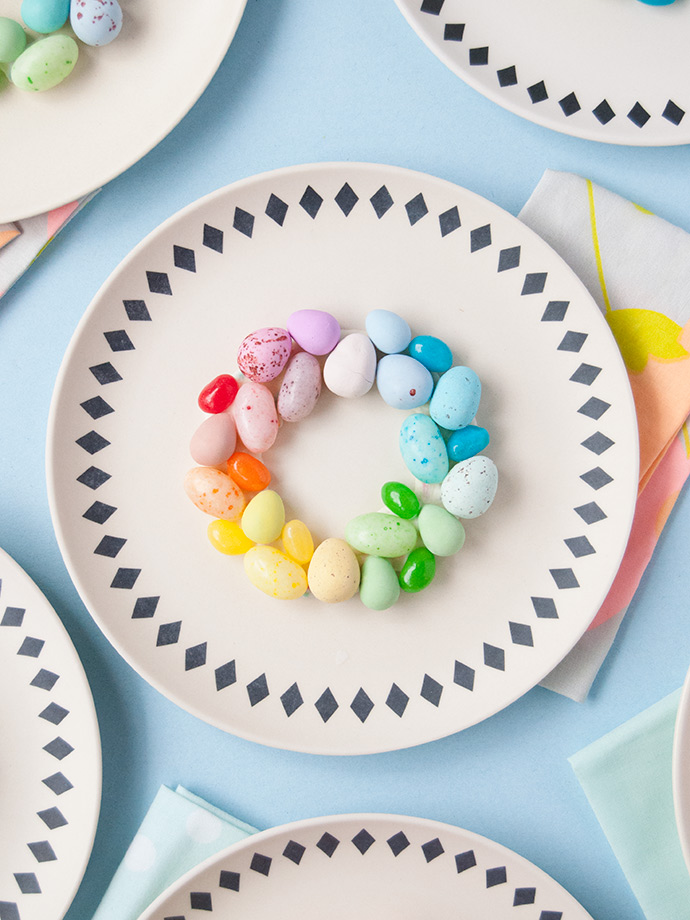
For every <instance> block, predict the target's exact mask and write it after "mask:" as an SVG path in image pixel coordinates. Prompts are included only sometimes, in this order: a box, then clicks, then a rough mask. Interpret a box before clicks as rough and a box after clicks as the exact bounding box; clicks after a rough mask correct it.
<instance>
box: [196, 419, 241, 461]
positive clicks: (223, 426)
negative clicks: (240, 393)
mask: <svg viewBox="0 0 690 920" xmlns="http://www.w3.org/2000/svg"><path fill="white" fill-rule="evenodd" d="M236 440H237V432H236V430H235V423H234V421H233V420H232V416H231V415H228V413H227V412H221V413H220V414H219V415H211V416H209V417H208V418H206V419H204V421H203V422H202V423H201V424H200V425H199V427H198V428H197V430H196V431H195V432H194V434H193V435H192V440H191V441H190V443H189V452H190V454H191V455H192V458H193V459H194V462H195V463H198V464H199V465H200V466H222V465H223V464H225V463H227V460H228V457H230V455H231V454H232V452H233V451H234V450H235V441H236Z"/></svg>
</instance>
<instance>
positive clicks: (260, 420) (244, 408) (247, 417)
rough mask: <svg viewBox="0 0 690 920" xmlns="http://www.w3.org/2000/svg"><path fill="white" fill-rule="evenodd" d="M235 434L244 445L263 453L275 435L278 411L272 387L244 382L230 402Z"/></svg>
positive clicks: (276, 433) (257, 452)
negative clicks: (232, 401)
mask: <svg viewBox="0 0 690 920" xmlns="http://www.w3.org/2000/svg"><path fill="white" fill-rule="evenodd" d="M232 417H233V418H234V420H235V427H236V428H237V435H238V437H239V438H240V440H241V441H242V443H243V444H244V446H245V447H246V448H247V450H251V451H253V452H254V453H256V454H262V453H263V452H264V451H265V450H268V449H269V447H271V446H272V444H273V443H274V441H275V439H276V437H277V435H278V413H277V412H276V404H275V402H274V401H273V396H272V395H271V391H270V390H268V389H267V388H266V387H265V386H263V384H261V383H244V384H242V386H241V387H240V388H239V390H238V393H237V396H236V397H235V401H234V403H233V404H232Z"/></svg>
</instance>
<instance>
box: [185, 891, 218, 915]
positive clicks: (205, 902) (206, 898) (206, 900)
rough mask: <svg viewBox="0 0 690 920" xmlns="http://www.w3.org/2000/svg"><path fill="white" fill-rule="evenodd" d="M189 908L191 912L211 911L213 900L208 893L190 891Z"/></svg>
mask: <svg viewBox="0 0 690 920" xmlns="http://www.w3.org/2000/svg"><path fill="white" fill-rule="evenodd" d="M189 906H190V907H191V908H192V910H209V911H212V910H213V898H212V897H211V892H210V891H190V893H189Z"/></svg>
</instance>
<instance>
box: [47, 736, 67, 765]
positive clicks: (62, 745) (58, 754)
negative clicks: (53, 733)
mask: <svg viewBox="0 0 690 920" xmlns="http://www.w3.org/2000/svg"><path fill="white" fill-rule="evenodd" d="M43 750H44V751H46V753H48V754H50V756H51V757H54V758H55V759H56V760H64V759H65V757H68V756H69V755H70V754H71V753H72V751H73V750H74V748H73V747H72V745H71V744H70V743H69V742H67V741H65V739H64V738H60V737H57V738H53V740H52V741H49V742H48V744H45V745H44V746H43Z"/></svg>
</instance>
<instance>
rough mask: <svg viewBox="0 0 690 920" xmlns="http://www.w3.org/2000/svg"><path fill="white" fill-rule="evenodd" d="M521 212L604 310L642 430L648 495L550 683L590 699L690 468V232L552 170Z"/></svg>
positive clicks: (642, 496)
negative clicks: (603, 591) (610, 576)
mask: <svg viewBox="0 0 690 920" xmlns="http://www.w3.org/2000/svg"><path fill="white" fill-rule="evenodd" d="M519 216H520V219H521V220H522V221H523V222H524V223H526V224H527V225H528V226H530V227H531V228H532V229H533V230H535V231H536V232H537V233H538V234H539V235H540V236H541V237H543V238H544V239H545V240H546V241H547V242H548V243H549V244H550V245H551V246H552V247H553V248H554V249H555V250H556V252H558V253H559V254H560V255H561V256H562V257H563V259H564V260H565V261H566V262H567V263H568V264H569V265H570V267H571V268H572V269H573V270H574V271H575V272H576V274H577V275H578V276H579V277H580V279H581V280H582V281H583V282H584V284H585V285H586V287H587V288H588V290H589V292H590V293H591V294H592V296H593V298H594V300H595V301H596V302H597V304H598V305H599V307H600V309H601V310H602V313H603V314H604V316H605V318H606V320H607V322H608V324H609V326H610V328H611V331H612V333H613V335H614V336H615V338H616V341H617V342H618V345H619V347H620V350H621V354H622V356H623V359H624V361H625V364H626V367H627V369H628V376H629V379H630V385H631V388H632V391H633V396H634V399H635V407H636V410H637V420H638V427H639V432H640V494H639V499H638V505H637V511H636V515H635V521H634V524H633V529H632V532H631V537H630V540H629V543H628V548H627V551H626V554H625V557H624V559H623V563H622V565H621V567H620V570H619V572H618V575H617V577H616V580H615V581H614V583H613V585H612V587H611V590H610V592H609V594H608V596H607V598H606V600H605V602H604V604H603V605H602V607H601V609H600V610H599V612H598V613H597V616H596V617H595V618H594V620H593V622H592V624H591V626H590V632H589V633H588V634H587V635H586V636H585V637H584V638H583V639H582V640H580V642H579V643H578V644H577V645H576V646H575V648H574V649H573V651H572V652H571V653H570V654H569V655H568V656H566V658H565V659H564V660H563V661H562V662H561V663H560V664H559V665H558V667H557V668H556V669H554V671H552V672H551V674H549V675H548V677H547V678H546V679H545V680H544V681H543V682H542V686H544V687H547V688H548V689H550V690H555V691H556V692H559V693H563V694H564V695H566V696H569V697H571V698H572V699H576V700H583V699H584V698H585V697H586V696H587V694H588V693H589V690H590V688H591V686H592V683H593V681H594V679H595V677H596V675H597V673H598V670H599V668H600V666H601V664H602V663H603V661H604V659H605V657H606V655H607V653H608V651H609V649H610V647H611V644H612V643H613V640H614V638H615V636H616V632H617V630H618V626H619V625H620V623H621V621H622V619H623V617H624V615H625V613H626V611H627V608H628V605H629V603H630V601H631V600H632V597H633V595H634V593H635V591H636V590H637V586H638V585H639V582H640V580H641V578H642V575H643V574H644V571H645V568H646V566H647V564H648V562H649V560H650V558H651V556H652V553H653V550H654V547H655V546H656V542H657V540H658V537H659V534H660V533H661V530H662V529H663V526H664V524H665V522H666V519H667V518H668V515H669V513H670V511H671V509H672V507H673V504H674V503H675V500H676V498H677V497H678V495H679V493H680V490H681V488H682V486H683V484H684V482H685V481H686V479H687V477H688V474H690V437H689V436H688V429H687V425H686V422H687V420H688V416H689V415H690V322H689V320H690V234H688V233H686V232H685V231H684V230H681V229H680V228H679V227H675V226H673V225H672V224H669V223H668V222H667V221H665V220H662V219H661V218H659V217H656V216H655V215H654V214H651V213H650V212H649V211H647V210H646V209H644V208H642V207H640V206H639V205H637V204H634V203H633V202H630V201H627V200H626V199H625V198H622V197H620V196H619V195H616V194H614V193H613V192H610V191H608V190H607V189H604V188H601V187H600V186H597V185H595V184H594V183H593V182H591V181H590V180H588V179H583V178H581V177H580V176H575V175H572V174H570V173H560V172H553V171H550V170H547V172H546V173H545V174H544V176H543V177H542V179H541V180H540V182H539V184H538V185H537V188H536V189H535V191H534V192H533V194H532V196H531V197H530V199H529V201H528V202H527V204H526V205H525V206H524V208H523V209H522V211H521V212H520V215H519ZM603 624H607V628H606V629H603V628H602V627H603Z"/></svg>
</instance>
